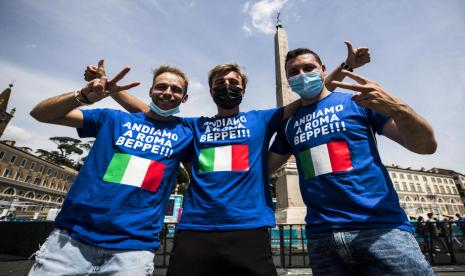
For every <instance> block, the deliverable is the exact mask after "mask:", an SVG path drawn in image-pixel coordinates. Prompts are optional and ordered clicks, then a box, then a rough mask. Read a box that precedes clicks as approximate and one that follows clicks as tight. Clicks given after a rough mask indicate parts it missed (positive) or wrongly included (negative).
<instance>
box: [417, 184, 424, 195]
mask: <svg viewBox="0 0 465 276" xmlns="http://www.w3.org/2000/svg"><path fill="white" fill-rule="evenodd" d="M417 191H418V192H420V193H423V189H422V188H421V185H420V184H417Z"/></svg>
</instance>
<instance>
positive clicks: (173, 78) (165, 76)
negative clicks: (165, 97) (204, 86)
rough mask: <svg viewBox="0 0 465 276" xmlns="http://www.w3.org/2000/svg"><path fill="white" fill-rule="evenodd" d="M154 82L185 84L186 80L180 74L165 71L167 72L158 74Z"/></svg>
mask: <svg viewBox="0 0 465 276" xmlns="http://www.w3.org/2000/svg"><path fill="white" fill-rule="evenodd" d="M153 83H154V84H158V83H167V84H170V85H178V86H184V80H183V79H182V78H181V77H180V76H178V75H176V74H174V73H170V72H165V73H162V74H160V75H158V76H157V77H156V78H155V79H154V80H153Z"/></svg>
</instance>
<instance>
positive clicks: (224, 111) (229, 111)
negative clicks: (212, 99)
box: [217, 106, 239, 117]
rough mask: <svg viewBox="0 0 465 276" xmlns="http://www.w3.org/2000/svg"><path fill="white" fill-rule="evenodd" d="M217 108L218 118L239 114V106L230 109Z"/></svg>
mask: <svg viewBox="0 0 465 276" xmlns="http://www.w3.org/2000/svg"><path fill="white" fill-rule="evenodd" d="M217 107H218V114H217V116H218V117H229V116H234V115H236V114H239V106H236V107H234V108H231V109H224V108H221V107H219V106H217Z"/></svg>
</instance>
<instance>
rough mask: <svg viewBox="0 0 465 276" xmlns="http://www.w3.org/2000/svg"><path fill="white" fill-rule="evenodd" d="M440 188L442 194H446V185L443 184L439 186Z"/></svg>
mask: <svg viewBox="0 0 465 276" xmlns="http://www.w3.org/2000/svg"><path fill="white" fill-rule="evenodd" d="M439 189H440V190H441V194H445V193H446V191H445V190H444V187H443V186H439Z"/></svg>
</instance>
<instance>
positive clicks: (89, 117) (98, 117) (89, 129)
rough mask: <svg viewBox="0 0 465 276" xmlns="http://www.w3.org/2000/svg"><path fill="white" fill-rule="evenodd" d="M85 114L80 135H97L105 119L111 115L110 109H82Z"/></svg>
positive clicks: (82, 136)
mask: <svg viewBox="0 0 465 276" xmlns="http://www.w3.org/2000/svg"><path fill="white" fill-rule="evenodd" d="M80 111H81V112H82V115H83V116H84V124H83V127H82V128H78V129H77V132H78V135H79V137H81V138H87V137H96V136H97V134H98V132H99V130H100V128H101V127H102V125H103V124H104V123H105V120H106V119H107V118H108V117H109V116H110V113H111V112H110V111H111V110H110V109H81V110H80Z"/></svg>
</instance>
